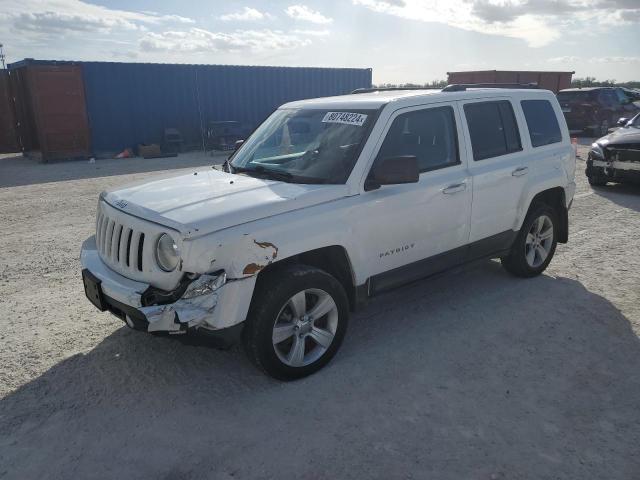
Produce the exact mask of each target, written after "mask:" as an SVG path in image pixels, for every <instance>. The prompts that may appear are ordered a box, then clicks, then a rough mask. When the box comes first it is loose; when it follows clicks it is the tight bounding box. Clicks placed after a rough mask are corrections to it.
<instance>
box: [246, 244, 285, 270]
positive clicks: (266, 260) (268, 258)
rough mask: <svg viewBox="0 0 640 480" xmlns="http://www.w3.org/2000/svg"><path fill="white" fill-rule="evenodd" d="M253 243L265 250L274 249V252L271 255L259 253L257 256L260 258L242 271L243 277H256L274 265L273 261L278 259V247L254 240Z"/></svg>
mask: <svg viewBox="0 0 640 480" xmlns="http://www.w3.org/2000/svg"><path fill="white" fill-rule="evenodd" d="M253 243H254V244H256V245H257V246H258V247H260V248H261V249H263V250H265V249H272V251H271V254H270V255H268V254H267V255H262V252H258V254H257V256H258V257H259V258H258V259H256V261H255V262H251V263H248V264H247V265H245V267H244V268H243V269H242V273H243V275H255V274H256V273H258V272H260V270H262V269H263V268H265V267H266V266H267V265H269V264H271V263H273V261H274V260H275V259H276V258H277V257H278V247H276V246H275V245H274V244H273V243H271V242H259V241H257V240H254V241H253ZM258 262H260V263H258Z"/></svg>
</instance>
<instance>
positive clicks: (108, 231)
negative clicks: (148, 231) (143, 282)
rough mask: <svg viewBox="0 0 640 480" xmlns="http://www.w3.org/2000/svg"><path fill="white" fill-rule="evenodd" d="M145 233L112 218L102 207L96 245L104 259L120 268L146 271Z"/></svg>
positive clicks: (98, 221)
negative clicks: (144, 262)
mask: <svg viewBox="0 0 640 480" xmlns="http://www.w3.org/2000/svg"><path fill="white" fill-rule="evenodd" d="M144 240H145V234H144V232H140V231H137V230H134V229H133V228H131V227H129V226H127V225H124V224H123V223H121V221H120V220H119V219H117V218H111V217H109V215H108V214H107V213H106V212H104V210H102V209H101V211H100V212H98V220H97V224H96V245H97V247H98V251H99V252H100V257H101V258H102V260H103V261H105V262H106V263H107V264H109V265H111V266H116V265H117V266H119V267H120V268H119V269H118V270H124V271H126V270H130V271H138V272H142V271H144V270H143V268H144V265H143V259H144V249H145V247H146V245H145V241H144Z"/></svg>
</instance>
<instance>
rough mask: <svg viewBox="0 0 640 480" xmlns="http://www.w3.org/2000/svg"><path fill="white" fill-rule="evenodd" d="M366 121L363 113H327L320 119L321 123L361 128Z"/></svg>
mask: <svg viewBox="0 0 640 480" xmlns="http://www.w3.org/2000/svg"><path fill="white" fill-rule="evenodd" d="M366 119H367V116H366V115H365V114H363V113H350V112H327V114H326V115H325V116H324V118H323V119H322V123H344V124H346V125H356V126H357V127H361V126H362V125H363V124H364V122H365V120H366Z"/></svg>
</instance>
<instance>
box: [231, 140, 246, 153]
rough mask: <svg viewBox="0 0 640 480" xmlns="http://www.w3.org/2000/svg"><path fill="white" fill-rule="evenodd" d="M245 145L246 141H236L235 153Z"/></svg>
mask: <svg viewBox="0 0 640 480" xmlns="http://www.w3.org/2000/svg"><path fill="white" fill-rule="evenodd" d="M243 143H244V140H236V144H235V148H234V149H233V151H234V152H235V151H236V150H238V149H239V148H240V147H241V146H242V144H243Z"/></svg>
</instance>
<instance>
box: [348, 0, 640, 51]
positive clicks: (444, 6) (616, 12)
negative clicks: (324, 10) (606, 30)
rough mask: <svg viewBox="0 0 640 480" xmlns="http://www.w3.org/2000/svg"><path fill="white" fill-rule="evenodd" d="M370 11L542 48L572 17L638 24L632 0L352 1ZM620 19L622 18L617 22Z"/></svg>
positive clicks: (639, 6)
mask: <svg viewBox="0 0 640 480" xmlns="http://www.w3.org/2000/svg"><path fill="white" fill-rule="evenodd" d="M352 2H353V3H354V4H355V5H361V6H363V7H366V8H368V9H370V10H373V11H374V12H378V13H384V14H388V15H394V16H397V17H401V18H406V19H411V20H418V21H424V22H437V23H444V24H447V25H451V26H453V27H457V28H461V29H464V30H470V31H474V32H480V33H485V34H490V35H502V36H506V37H511V38H517V39H522V40H524V41H526V42H527V43H528V44H529V45H530V46H532V47H542V46H545V45H548V44H550V43H552V42H553V41H555V40H557V39H559V38H560V37H561V36H562V35H564V33H565V32H566V31H567V29H568V28H569V26H570V25H573V24H574V23H575V22H576V21H579V20H582V21H586V20H589V21H590V22H592V25H593V24H606V23H610V22H612V21H615V20H612V19H616V20H617V21H618V23H621V22H624V23H627V24H630V23H639V22H640V2H639V1H638V0H449V1H446V2H444V1H441V0H352ZM623 19H624V20H623Z"/></svg>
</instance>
